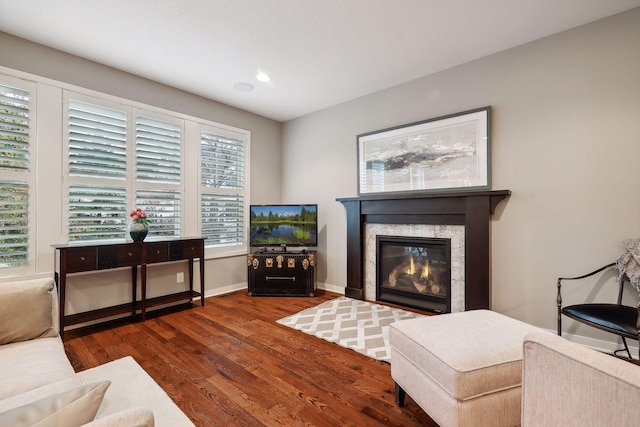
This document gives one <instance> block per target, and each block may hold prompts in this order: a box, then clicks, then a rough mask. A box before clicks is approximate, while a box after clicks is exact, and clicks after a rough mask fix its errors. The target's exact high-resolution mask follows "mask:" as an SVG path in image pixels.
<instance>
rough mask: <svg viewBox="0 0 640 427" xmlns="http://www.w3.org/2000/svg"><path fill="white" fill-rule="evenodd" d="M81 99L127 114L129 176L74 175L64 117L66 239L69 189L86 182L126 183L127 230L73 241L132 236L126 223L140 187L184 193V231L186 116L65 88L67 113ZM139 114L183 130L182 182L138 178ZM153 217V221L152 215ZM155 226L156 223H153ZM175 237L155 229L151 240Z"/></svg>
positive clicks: (66, 234) (182, 219) (104, 185)
mask: <svg viewBox="0 0 640 427" xmlns="http://www.w3.org/2000/svg"><path fill="white" fill-rule="evenodd" d="M71 100H73V101H78V102H82V103H86V104H92V105H95V106H97V107H101V108H107V109H112V110H117V111H121V112H123V113H124V114H125V115H126V122H127V123H126V152H127V155H126V157H127V160H126V173H125V177H124V179H122V180H116V179H107V178H93V177H72V176H70V168H69V138H68V135H69V120H68V118H67V117H65V119H64V124H63V133H64V135H63V156H62V159H63V163H64V164H63V168H62V171H63V174H62V179H63V215H62V217H63V218H62V221H63V228H62V231H63V235H64V237H65V239H66V241H67V242H68V241H69V189H70V186H71V185H73V184H82V185H88V186H96V187H102V188H107V187H112V186H114V185H117V186H120V183H122V185H121V186H122V187H123V188H124V189H125V192H126V206H125V211H124V214H125V229H124V230H123V233H122V237H121V238H115V239H102V240H78V241H74V242H71V243H77V244H83V243H84V244H86V243H100V242H124V241H126V240H129V239H128V237H127V233H126V227H127V225H128V224H129V223H130V222H131V218H129V215H128V213H129V211H131V210H132V209H135V208H136V207H137V192H138V190H142V189H148V190H164V189H170V190H175V191H177V192H178V193H179V194H180V223H179V232H180V234H182V235H183V232H182V230H183V229H184V223H185V216H184V212H185V210H186V209H185V205H184V199H185V185H184V180H185V166H184V165H185V162H184V157H185V149H184V146H185V140H184V138H185V137H184V127H185V126H184V120H183V119H182V118H179V117H176V116H172V115H169V114H166V113H158V112H155V111H149V110H146V109H142V108H138V107H134V106H130V105H126V104H125V103H124V102H114V101H108V100H105V99H102V98H98V97H95V96H87V95H84V94H80V93H77V92H73V91H69V90H65V91H64V94H63V103H64V106H63V111H64V112H65V115H66V114H68V111H69V103H70V101H71ZM138 117H145V118H150V119H155V120H160V121H164V122H167V123H172V124H175V125H178V127H179V129H180V134H181V137H180V138H181V141H180V182H179V183H176V184H166V183H164V184H163V183H155V182H149V181H139V182H138V181H137V177H136V119H137V118H138ZM150 216H151V220H152V222H153V218H152V215H150ZM151 227H153V225H152V226H151ZM172 237H180V236H179V235H176V236H153V234H152V233H151V234H150V235H149V237H148V238H147V240H154V239H155V240H161V239H167V238H172Z"/></svg>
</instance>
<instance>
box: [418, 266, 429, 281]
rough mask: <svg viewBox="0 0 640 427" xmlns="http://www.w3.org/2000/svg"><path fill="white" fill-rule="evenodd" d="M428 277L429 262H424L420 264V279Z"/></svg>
mask: <svg viewBox="0 0 640 427" xmlns="http://www.w3.org/2000/svg"><path fill="white" fill-rule="evenodd" d="M428 277H429V262H425V263H424V264H423V265H422V274H421V275H420V278H421V279H422V280H427V278H428Z"/></svg>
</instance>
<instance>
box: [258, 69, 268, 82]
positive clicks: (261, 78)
mask: <svg viewBox="0 0 640 427" xmlns="http://www.w3.org/2000/svg"><path fill="white" fill-rule="evenodd" d="M256 79H258V81H261V82H268V81H271V77H269V75H268V74H267V73H265V72H263V71H258V74H256Z"/></svg>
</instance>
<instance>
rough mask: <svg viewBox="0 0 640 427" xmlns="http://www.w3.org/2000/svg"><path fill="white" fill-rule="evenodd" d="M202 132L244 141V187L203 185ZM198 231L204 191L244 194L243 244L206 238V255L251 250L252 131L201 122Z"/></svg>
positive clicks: (243, 252)
mask: <svg viewBox="0 0 640 427" xmlns="http://www.w3.org/2000/svg"><path fill="white" fill-rule="evenodd" d="M202 132H207V133H212V134H215V135H219V136H222V137H228V138H231V139H237V140H241V141H243V142H244V153H245V158H244V187H243V188H242V189H230V188H211V187H204V186H203V185H202V162H201V161H202V158H201V157H202V156H201V150H200V144H201V141H200V137H201V134H202ZM197 135H198V148H197V149H198V157H197V159H198V198H197V202H198V207H199V209H198V231H199V232H200V233H201V230H202V205H201V200H202V195H203V194H204V193H220V194H229V195H242V197H243V202H244V205H243V208H244V215H243V224H244V229H243V243H242V244H241V245H232V246H229V245H227V246H213V245H207V242H206V240H205V255H206V256H208V257H221V256H235V255H244V254H247V253H248V251H249V237H248V234H249V233H248V231H249V205H250V201H251V191H250V190H251V189H250V187H251V186H250V182H251V173H250V170H251V154H250V153H251V132H249V131H246V130H243V129H238V128H234V127H231V126H224V125H219V124H215V125H213V124H209V123H199V126H198V132H197Z"/></svg>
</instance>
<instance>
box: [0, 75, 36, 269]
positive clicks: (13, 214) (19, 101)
mask: <svg viewBox="0 0 640 427" xmlns="http://www.w3.org/2000/svg"><path fill="white" fill-rule="evenodd" d="M4 81H5V78H3V82H4ZM6 81H7V84H4V83H0V268H8V267H26V266H29V263H30V262H29V259H30V254H31V252H32V247H33V246H34V244H33V238H32V237H31V235H30V232H29V223H30V218H32V216H31V215H30V212H31V211H32V209H33V207H32V198H31V197H30V196H29V194H30V192H31V191H33V189H32V187H33V181H34V179H33V173H32V171H31V167H32V155H31V150H32V147H31V145H32V141H33V138H32V133H33V127H35V126H33V125H32V121H33V111H32V107H31V105H32V101H33V100H32V97H33V96H32V93H33V92H35V90H34V88H33V85H32V84H30V83H27V82H22V81H13V80H12V81H11V83H9V80H8V79H7V80H6ZM14 82H15V83H16V84H15V85H14V84H13V83H14ZM32 228H35V227H32Z"/></svg>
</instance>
